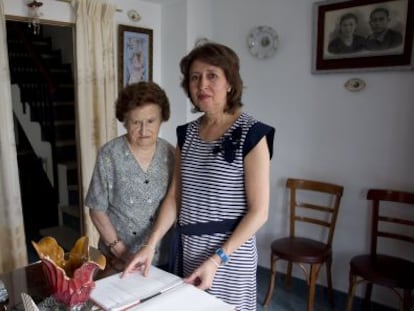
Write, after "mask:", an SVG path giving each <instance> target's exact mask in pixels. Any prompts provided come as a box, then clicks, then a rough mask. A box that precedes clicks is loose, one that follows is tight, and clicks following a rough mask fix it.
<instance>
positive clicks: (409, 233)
mask: <svg viewBox="0 0 414 311" xmlns="http://www.w3.org/2000/svg"><path fill="white" fill-rule="evenodd" d="M367 199H368V200H371V201H372V223H371V255H372V256H375V255H376V254H377V249H378V244H379V238H387V239H393V240H398V241H404V242H410V243H413V244H414V193H410V192H404V191H396V190H386V189H370V190H368V193H367ZM408 209H410V210H408ZM389 210H391V211H392V213H390V212H389ZM406 211H412V213H411V217H410V218H411V219H410V218H407V215H409V213H406Z"/></svg>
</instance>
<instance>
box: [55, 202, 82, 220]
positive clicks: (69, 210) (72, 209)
mask: <svg viewBox="0 0 414 311" xmlns="http://www.w3.org/2000/svg"><path fill="white" fill-rule="evenodd" d="M59 208H60V210H61V212H62V213H65V214H68V215H71V216H73V217H76V218H80V211H79V207H78V206H76V205H67V206H60V207H59Z"/></svg>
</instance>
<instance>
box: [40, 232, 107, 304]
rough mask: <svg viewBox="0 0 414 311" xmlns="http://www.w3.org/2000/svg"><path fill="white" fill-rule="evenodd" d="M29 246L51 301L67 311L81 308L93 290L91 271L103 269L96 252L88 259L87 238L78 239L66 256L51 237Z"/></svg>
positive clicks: (103, 259) (101, 259)
mask: <svg viewBox="0 0 414 311" xmlns="http://www.w3.org/2000/svg"><path fill="white" fill-rule="evenodd" d="M32 244H33V246H34V248H35V249H36V251H37V254H38V255H39V257H40V259H41V261H42V262H43V266H44V271H45V275H46V278H47V281H48V282H49V286H50V287H51V289H52V296H53V298H54V299H55V301H56V302H57V303H61V304H64V305H65V306H66V307H69V309H70V310H74V309H77V307H79V306H82V305H84V304H85V303H86V301H87V300H88V299H89V296H90V293H91V290H92V289H93V288H94V287H95V282H94V280H93V277H94V275H95V271H96V270H97V269H101V270H103V269H104V268H105V265H106V259H105V256H103V255H102V254H101V253H100V252H99V251H98V250H95V251H94V254H93V258H91V257H90V256H89V255H90V254H89V239H88V238H87V237H81V238H79V239H78V241H77V242H76V243H75V245H74V247H73V248H72V249H71V251H70V253H66V254H65V253H64V251H63V249H62V248H61V247H60V246H59V244H58V243H57V242H56V240H55V239H54V238H52V237H45V238H43V239H42V240H40V241H39V243H34V242H32Z"/></svg>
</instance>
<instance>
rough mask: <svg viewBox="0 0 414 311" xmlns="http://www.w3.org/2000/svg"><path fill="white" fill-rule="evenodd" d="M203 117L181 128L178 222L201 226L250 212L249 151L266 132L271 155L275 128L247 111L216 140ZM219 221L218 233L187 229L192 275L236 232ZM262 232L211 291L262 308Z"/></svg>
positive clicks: (184, 248) (184, 239)
mask: <svg viewBox="0 0 414 311" xmlns="http://www.w3.org/2000/svg"><path fill="white" fill-rule="evenodd" d="M199 127H200V119H197V120H195V121H192V122H190V123H188V124H185V125H182V126H179V127H178V128H177V136H178V145H179V147H180V150H181V187H182V188H181V189H182V190H181V208H180V213H179V217H178V226H181V227H185V226H186V225H194V224H196V225H195V227H197V226H200V224H206V223H213V224H215V223H216V222H218V221H222V220H232V219H234V220H240V218H242V217H243V216H244V215H245V214H246V212H247V199H246V192H245V188H244V157H245V156H246V155H247V154H248V153H249V151H250V150H251V149H253V148H254V147H255V146H256V145H257V143H258V142H259V141H260V140H261V139H262V138H263V137H264V136H266V138H267V144H268V148H269V153H270V156H272V151H273V137H274V132H275V130H274V129H273V128H272V127H270V126H268V125H265V124H263V123H261V122H258V121H257V120H255V119H254V118H253V117H251V116H249V115H248V114H246V113H242V114H241V115H240V117H239V118H238V119H237V120H236V121H235V123H234V124H233V125H232V126H231V127H230V128H229V129H228V130H227V132H226V133H225V134H224V135H223V136H222V137H221V138H220V139H218V140H216V141H209V142H206V141H203V140H201V139H200V135H199ZM220 231H223V230H221V228H220V225H219V226H218V228H217V230H216V231H215V232H214V233H208V234H199V233H198V234H190V235H187V234H183V233H182V234H181V241H180V242H181V252H182V257H181V258H182V259H181V260H182V272H183V276H189V275H190V274H191V273H192V272H193V271H194V270H195V269H196V268H198V267H199V266H200V264H202V263H203V262H204V261H205V260H207V258H208V257H210V256H212V255H213V254H214V253H215V251H216V249H217V248H219V247H221V246H222V245H223V243H224V242H225V241H226V240H227V239H228V238H229V237H230V235H231V232H229V231H225V232H220ZM256 268H257V249H256V238H255V236H253V237H251V238H250V239H249V240H248V241H246V242H245V243H244V244H243V245H241V246H240V247H239V248H238V249H237V250H235V251H234V252H233V253H232V254H231V256H230V260H229V261H228V262H227V263H226V264H225V265H223V266H220V267H219V268H218V270H217V272H216V275H215V277H214V280H213V284H212V287H211V288H210V289H209V290H208V292H209V293H210V294H212V295H214V296H216V297H218V298H220V299H222V300H223V301H225V302H227V303H229V304H232V305H235V306H236V308H237V310H256Z"/></svg>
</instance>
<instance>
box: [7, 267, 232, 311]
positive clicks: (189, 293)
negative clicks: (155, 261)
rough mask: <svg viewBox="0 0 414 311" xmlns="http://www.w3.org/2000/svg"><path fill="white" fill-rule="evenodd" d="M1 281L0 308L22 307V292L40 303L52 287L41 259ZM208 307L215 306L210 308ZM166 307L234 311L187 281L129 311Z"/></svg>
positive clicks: (101, 275) (184, 310)
mask: <svg viewBox="0 0 414 311" xmlns="http://www.w3.org/2000/svg"><path fill="white" fill-rule="evenodd" d="M113 267H114V266H112V265H107V267H106V268H105V270H98V271H97V272H96V275H95V277H94V280H99V279H102V278H105V277H107V276H110V275H114V274H115V273H119V270H118V269H115V268H113ZM0 280H2V281H3V282H4V284H5V286H6V288H7V291H8V293H9V300H8V301H7V303H6V304H3V305H1V304H0V311H6V310H7V311H10V310H24V307H23V305H22V299H21V293H22V292H24V293H27V294H29V295H30V296H31V297H32V298H33V300H34V302H35V303H36V304H39V303H40V302H42V301H43V300H44V299H45V298H46V297H49V296H50V295H51V289H50V288H49V286H48V284H47V281H46V278H45V275H44V271H43V263H42V262H41V261H38V262H36V263H33V264H30V265H28V266H26V267H23V268H20V269H16V270H14V271H12V272H8V273H4V274H0ZM208 306H214V307H213V308H212V309H211V308H208ZM166 309H171V310H182V311H189V310H191V311H199V310H221V311H234V307H233V306H231V305H229V304H226V303H224V302H223V301H221V300H219V299H217V298H216V297H214V296H211V295H209V294H207V293H205V292H204V291H202V290H199V289H197V288H196V287H194V286H190V285H188V284H187V285H185V286H183V287H177V288H175V289H173V290H171V291H168V292H166V293H165V294H163V295H160V296H157V297H156V298H154V300H151V303H150V302H146V303H145V304H142V305H141V304H140V305H137V306H136V307H133V308H132V309H131V311H158V310H166Z"/></svg>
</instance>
